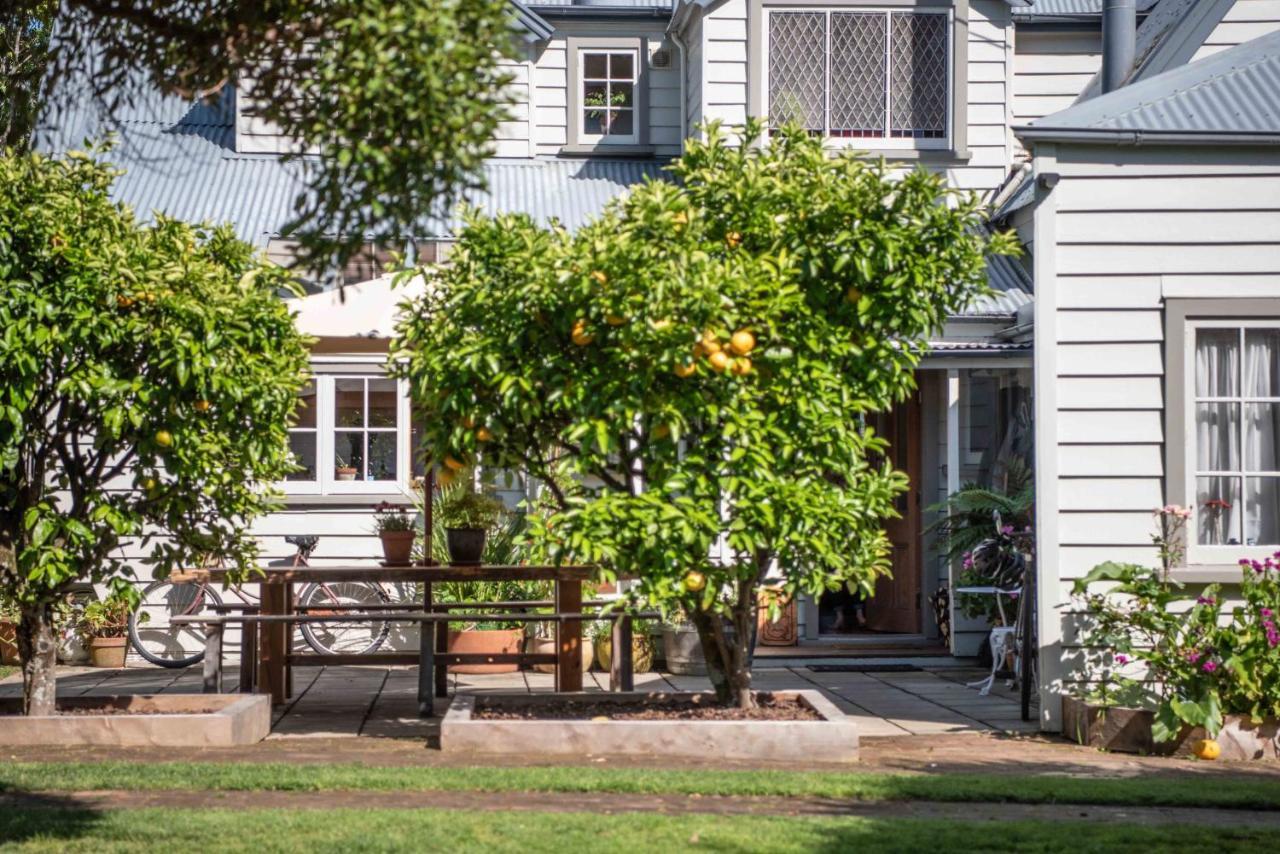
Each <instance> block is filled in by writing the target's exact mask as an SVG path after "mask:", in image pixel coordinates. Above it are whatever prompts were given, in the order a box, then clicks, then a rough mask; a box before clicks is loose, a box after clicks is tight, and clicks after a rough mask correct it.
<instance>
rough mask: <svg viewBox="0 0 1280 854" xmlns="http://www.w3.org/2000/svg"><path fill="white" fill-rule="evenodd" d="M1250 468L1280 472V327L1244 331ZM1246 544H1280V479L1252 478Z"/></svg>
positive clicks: (1247, 464) (1247, 466) (1248, 483)
mask: <svg viewBox="0 0 1280 854" xmlns="http://www.w3.org/2000/svg"><path fill="white" fill-rule="evenodd" d="M1244 349H1245V359H1244V368H1245V370H1244V394H1245V396H1246V397H1249V398H1273V400H1271V401H1267V400H1261V401H1252V402H1249V403H1246V404H1245V407H1244V427H1245V430H1244V435H1245V470H1246V472H1249V473H1255V472H1258V473H1261V472H1277V471H1280V330H1278V329H1246V330H1245V333H1244ZM1245 492H1246V496H1245V498H1246V501H1245V506H1246V518H1245V542H1246V543H1252V544H1256V545H1273V544H1276V543H1280V478H1275V477H1265V476H1262V477H1246V481H1245Z"/></svg>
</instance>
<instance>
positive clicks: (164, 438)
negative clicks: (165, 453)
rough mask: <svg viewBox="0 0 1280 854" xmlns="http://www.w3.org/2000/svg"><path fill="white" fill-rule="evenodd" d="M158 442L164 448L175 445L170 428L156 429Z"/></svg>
mask: <svg viewBox="0 0 1280 854" xmlns="http://www.w3.org/2000/svg"><path fill="white" fill-rule="evenodd" d="M156 444H157V445H159V446H160V447H162V448H171V447H173V434H172V433H170V432H169V431H168V430H157V431H156Z"/></svg>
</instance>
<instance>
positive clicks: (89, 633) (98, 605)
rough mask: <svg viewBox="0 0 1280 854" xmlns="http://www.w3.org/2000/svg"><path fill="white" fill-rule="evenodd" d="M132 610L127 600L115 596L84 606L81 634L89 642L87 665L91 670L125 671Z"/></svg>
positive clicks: (81, 616) (81, 618)
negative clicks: (108, 668) (121, 668)
mask: <svg viewBox="0 0 1280 854" xmlns="http://www.w3.org/2000/svg"><path fill="white" fill-rule="evenodd" d="M132 610H133V607H132V605H131V604H130V602H129V600H128V599H126V598H125V597H123V596H115V595H112V596H108V597H107V598H106V599H101V600H99V601H96V602H90V603H89V604H87V605H85V606H84V613H83V614H81V615H80V634H81V635H82V636H83V637H84V638H85V639H86V640H87V641H88V644H89V663H90V664H92V665H93V666H94V667H113V668H119V667H124V660H125V655H126V653H127V652H128V638H127V637H126V635H127V633H128V630H129V613H130V612H131V611H132Z"/></svg>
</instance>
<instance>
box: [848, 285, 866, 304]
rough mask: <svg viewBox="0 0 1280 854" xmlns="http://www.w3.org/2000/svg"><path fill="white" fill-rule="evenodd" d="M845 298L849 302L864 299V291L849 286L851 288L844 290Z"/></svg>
mask: <svg viewBox="0 0 1280 854" xmlns="http://www.w3.org/2000/svg"><path fill="white" fill-rule="evenodd" d="M844 298H845V299H847V300H848V301H849V302H857V301H858V300H860V299H862V291H860V290H858V289H857V288H856V287H852V288H849V290H847V291H845V292H844Z"/></svg>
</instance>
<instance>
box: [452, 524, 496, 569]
mask: <svg viewBox="0 0 1280 854" xmlns="http://www.w3.org/2000/svg"><path fill="white" fill-rule="evenodd" d="M444 533H445V539H446V541H447V542H448V544H449V562H450V563H461V564H473V563H480V560H481V558H482V557H483V556H484V540H485V533H486V532H485V529H484V528H445V532H444Z"/></svg>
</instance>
